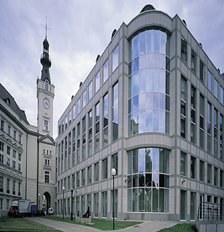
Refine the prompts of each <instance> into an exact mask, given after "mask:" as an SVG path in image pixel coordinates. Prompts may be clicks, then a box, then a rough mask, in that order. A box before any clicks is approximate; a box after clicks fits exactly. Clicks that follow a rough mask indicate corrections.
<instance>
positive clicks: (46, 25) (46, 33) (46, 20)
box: [45, 16, 47, 39]
mask: <svg viewBox="0 0 224 232" xmlns="http://www.w3.org/2000/svg"><path fill="white" fill-rule="evenodd" d="M45 30H46V31H45V37H46V39H47V16H46V26H45Z"/></svg>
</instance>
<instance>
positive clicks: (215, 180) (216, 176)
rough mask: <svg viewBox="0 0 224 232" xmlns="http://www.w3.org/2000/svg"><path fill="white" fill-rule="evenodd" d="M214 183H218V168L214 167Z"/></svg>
mask: <svg viewBox="0 0 224 232" xmlns="http://www.w3.org/2000/svg"><path fill="white" fill-rule="evenodd" d="M214 185H216V186H217V185H218V168H216V167H214Z"/></svg>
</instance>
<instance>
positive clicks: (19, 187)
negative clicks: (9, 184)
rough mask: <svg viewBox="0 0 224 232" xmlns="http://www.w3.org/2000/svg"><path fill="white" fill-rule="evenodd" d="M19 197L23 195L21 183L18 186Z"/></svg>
mask: <svg viewBox="0 0 224 232" xmlns="http://www.w3.org/2000/svg"><path fill="white" fill-rule="evenodd" d="M18 195H19V196H20V195H21V183H20V182H19V184H18Z"/></svg>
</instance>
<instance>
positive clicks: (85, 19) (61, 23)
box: [0, 0, 224, 137]
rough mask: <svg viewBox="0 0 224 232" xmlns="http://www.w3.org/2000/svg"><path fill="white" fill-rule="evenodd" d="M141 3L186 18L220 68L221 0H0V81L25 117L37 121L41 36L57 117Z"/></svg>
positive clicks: (223, 44)
mask: <svg viewBox="0 0 224 232" xmlns="http://www.w3.org/2000/svg"><path fill="white" fill-rule="evenodd" d="M146 4H152V5H153V6H154V7H155V8H156V9H157V10H161V11H164V12H166V13H167V14H168V15H170V16H171V17H174V16H175V15H176V14H178V15H179V16H180V18H181V19H185V21H186V23H187V27H188V28H189V30H190V31H191V33H192V34H193V36H194V37H195V38H196V39H197V41H198V42H201V43H202V45H203V49H204V50H205V52H206V53H207V55H208V56H209V57H210V59H211V60H212V62H213V63H214V64H215V66H216V67H217V68H219V69H220V70H221V72H224V40H223V38H224V1H223V0H206V1H205V0H157V1H155V0H151V1H147V0H38V1H37V0H0V57H1V59H0V82H1V83H2V84H3V86H4V87H5V88H6V89H7V90H8V91H9V92H10V93H11V95H12V96H13V97H14V99H15V100H16V102H17V103H18V105H19V107H20V108H21V109H23V110H25V112H26V115H27V118H28V121H29V122H30V124H32V125H36V124H37V123H36V120H37V99H36V79H37V77H40V74H41V69H42V66H41V64H40V61H39V58H40V55H41V53H42V42H43V39H44V37H45V30H44V28H43V26H42V25H45V22H46V16H47V19H48V27H49V28H50V30H49V31H48V41H49V44H50V57H51V61H52V66H51V68H50V74H51V81H52V83H53V84H54V85H55V98H54V137H56V135H57V121H58V119H59V118H60V116H61V114H62V113H63V111H64V110H65V108H66V107H67V105H68V104H69V102H70V99H71V96H72V95H75V93H76V92H77V90H78V88H79V83H80V81H84V80H85V78H86V77H87V75H88V73H89V72H90V71H91V69H92V67H93V66H94V64H95V60H96V56H97V55H98V54H102V53H103V51H104V49H105V48H106V46H107V45H108V43H109V42H110V37H111V33H112V31H113V30H114V29H115V28H117V29H118V28H119V27H120V25H121V24H122V22H125V23H126V24H128V23H129V22H130V20H131V19H132V18H133V17H135V16H136V15H137V14H138V13H139V12H140V11H141V9H142V8H143V7H144V6H145V5H146Z"/></svg>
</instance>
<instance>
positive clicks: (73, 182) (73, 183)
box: [72, 174, 75, 189]
mask: <svg viewBox="0 0 224 232" xmlns="http://www.w3.org/2000/svg"><path fill="white" fill-rule="evenodd" d="M72 188H73V189H74V188H75V174H72Z"/></svg>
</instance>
